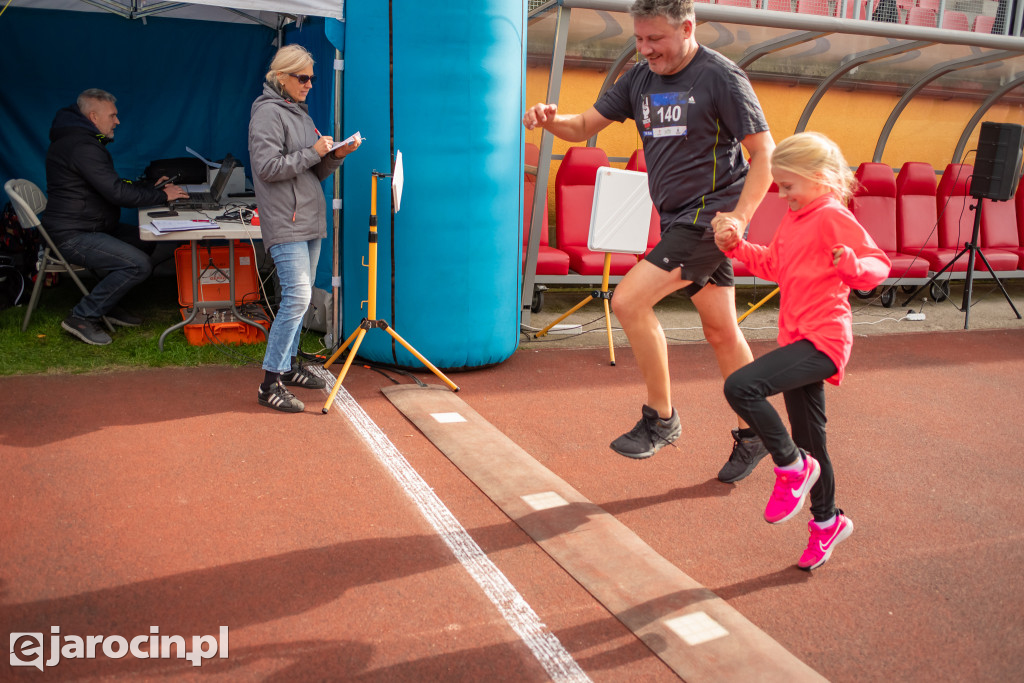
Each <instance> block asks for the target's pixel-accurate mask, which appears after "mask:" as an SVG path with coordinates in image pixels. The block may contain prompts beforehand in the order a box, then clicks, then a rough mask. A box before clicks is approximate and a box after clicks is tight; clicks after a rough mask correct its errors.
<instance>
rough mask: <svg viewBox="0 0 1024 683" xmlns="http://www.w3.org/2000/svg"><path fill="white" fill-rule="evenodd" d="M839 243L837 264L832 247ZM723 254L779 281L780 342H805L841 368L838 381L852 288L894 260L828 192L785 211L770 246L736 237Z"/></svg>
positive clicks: (872, 280)
mask: <svg viewBox="0 0 1024 683" xmlns="http://www.w3.org/2000/svg"><path fill="white" fill-rule="evenodd" d="M834 247H843V248H844V252H845V253H844V254H843V255H842V257H840V259H839V265H833V264H832V249H833V248H834ZM726 255H727V256H730V257H734V258H736V259H739V260H740V261H743V263H745V264H747V267H748V268H750V272H752V273H754V275H756V276H757V277H760V278H763V279H765V280H769V281H771V282H776V283H778V285H779V290H780V292H779V294H780V297H781V303H780V306H779V336H778V341H779V344H780V345H782V346H785V345H786V344H792V343H793V342H796V341H799V340H801V339H807V340H808V341H810V342H811V343H812V344H814V348H816V349H818V350H819V351H821V352H822V353H824V354H825V355H827V356H828V357H829V358H830V359H832V362H833V363H835V365H836V367H837V368H838V369H839V372H837V373H836V374H835V375H833V376H832V377H830V378H829V379H828V381H829V382H830V383H832V384H839V382H841V381H842V379H843V374H844V370H845V368H846V363H847V361H849V360H850V349H851V348H852V347H853V327H852V324H853V314H852V312H851V311H850V290H851V289H872V288H874V287H877V286H878V285H879V284H880V283H881V282H882V281H883V280H885V278H887V277H888V276H889V269H890V268H891V267H892V263H891V262H890V261H889V258H888V257H887V256H886V255H885V253H884V252H883V251H882V250H881V249H879V248H878V247H877V246H875V243H874V241H873V240H872V239H871V237H870V236H869V235H868V234H867V232H866V231H865V230H864V228H863V227H862V226H861V224H860V223H858V222H857V219H856V218H854V217H853V214H852V213H850V211H849V210H848V209H847V208H846V207H845V206H843V205H842V204H841V203H840V202H839V201H838V200H837V199H836V198H835V197H834V196H833V195H831V194H828V195H824V196H822V197H818V198H817V199H815V200H814V201H812V202H810V203H809V204H808V205H807V206H805V207H803V208H802V209H800V210H799V211H788V212H787V213H786V215H785V217H784V218H783V219H782V223H781V224H780V225H779V229H778V230H777V231H776V233H775V237H774V238H773V239H772V241H771V244H769V245H768V246H763V245H758V244H750V243H749V242H747V241H746V240H740V242H739V244H737V245H736V247H735V248H734V249H732V250H730V251H727V252H726Z"/></svg>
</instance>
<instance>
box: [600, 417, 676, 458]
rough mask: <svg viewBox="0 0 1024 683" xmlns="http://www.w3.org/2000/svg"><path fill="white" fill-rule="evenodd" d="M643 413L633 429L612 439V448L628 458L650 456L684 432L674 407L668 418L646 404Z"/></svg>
mask: <svg viewBox="0 0 1024 683" xmlns="http://www.w3.org/2000/svg"><path fill="white" fill-rule="evenodd" d="M642 413H643V417H641V418H640V421H639V422H637V423H636V426H634V427H633V429H631V430H629V431H628V432H626V433H625V434H623V435H622V436H620V437H619V438H617V439H615V441H612V444H611V448H612V450H613V451H615V452H616V453H618V454H619V455H624V456H626V457H627V458H637V459H642V458H649V457H651V456H652V455H654V454H655V453H657V452H658V450H659V449H661V447H662V446H665V445H667V444H670V443H672V442H673V441H675V440H676V439H678V438H679V435H680V434H682V432H683V429H682V427H681V426H680V424H679V413H678V412H676V409H675V408H673V409H672V417H670V418H669V419H667V420H662V419H661V418H659V417H658V411H657V410H655V409H654V408H651V407H650V406H644V407H643V409H642Z"/></svg>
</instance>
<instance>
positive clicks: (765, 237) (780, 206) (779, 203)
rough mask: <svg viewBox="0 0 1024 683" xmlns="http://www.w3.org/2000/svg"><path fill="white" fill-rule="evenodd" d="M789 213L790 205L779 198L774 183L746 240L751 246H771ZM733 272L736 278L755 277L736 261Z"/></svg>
mask: <svg viewBox="0 0 1024 683" xmlns="http://www.w3.org/2000/svg"><path fill="white" fill-rule="evenodd" d="M787 211H789V204H788V203H787V202H786V200H785V199H783V198H782V197H780V196H779V186H778V185H776V184H775V183H772V185H771V187H769V188H768V192H767V193H766V194H765V196H764V199H762V200H761V203H760V204H758V205H757V209H756V210H755V211H754V215H753V216H751V217H750V225H749V226H748V228H747V234H746V240H747V241H748V242H750V243H751V244H764V245H767V244H770V243H771V241H772V238H773V237H775V231H776V230H778V229H779V223H781V222H782V219H783V217H784V216H785V215H786V212H787ZM732 270H733V274H734V275H735V276H736V277H753V275H754V274H753V273H751V272H750V270H749V269H748V268H747V266H746V264H745V263H743V262H742V261H738V260H736V259H733V260H732Z"/></svg>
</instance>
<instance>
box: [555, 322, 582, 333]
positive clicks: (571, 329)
mask: <svg viewBox="0 0 1024 683" xmlns="http://www.w3.org/2000/svg"><path fill="white" fill-rule="evenodd" d="M582 333H583V326H582V325H569V324H564V325H555V326H554V327H552V328H551V329H550V330H548V334H582Z"/></svg>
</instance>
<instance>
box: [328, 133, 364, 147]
mask: <svg viewBox="0 0 1024 683" xmlns="http://www.w3.org/2000/svg"><path fill="white" fill-rule="evenodd" d="M362 140H363V136H362V135H360V134H359V131H358V130H357V131H356V132H355V133H352V135H349V136H348V137H347V138H345V139H344V140H342V141H341V142H335V143H334V147H331V149H330V151H331V152H333V151H334V150H336V149H338V148H339V147H342V146H344V145H347V144H349V143H352V142H362Z"/></svg>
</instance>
